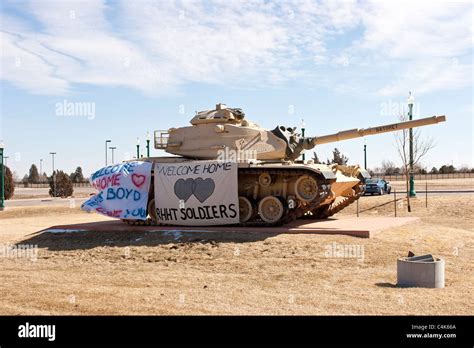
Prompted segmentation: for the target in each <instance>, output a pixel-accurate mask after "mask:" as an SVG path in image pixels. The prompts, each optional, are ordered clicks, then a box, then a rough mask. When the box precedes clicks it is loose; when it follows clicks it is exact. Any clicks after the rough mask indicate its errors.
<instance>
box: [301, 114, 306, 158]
mask: <svg viewBox="0 0 474 348" xmlns="http://www.w3.org/2000/svg"><path fill="white" fill-rule="evenodd" d="M305 126H306V123H304V118H302V119H301V137H302V138H303V139H304V131H305ZM302 158H303V161H304V160H305V154H304V150H303V156H302Z"/></svg>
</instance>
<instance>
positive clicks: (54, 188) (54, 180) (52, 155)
mask: <svg viewBox="0 0 474 348" xmlns="http://www.w3.org/2000/svg"><path fill="white" fill-rule="evenodd" d="M49 154H50V155H51V157H52V158H53V197H56V176H55V175H54V155H55V154H56V152H50V153H49Z"/></svg>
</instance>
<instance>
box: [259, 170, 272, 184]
mask: <svg viewBox="0 0 474 348" xmlns="http://www.w3.org/2000/svg"><path fill="white" fill-rule="evenodd" d="M258 183H259V184H260V185H262V186H270V185H271V184H272V176H271V175H270V174H269V173H266V172H265V173H262V174H260V175H259V176H258Z"/></svg>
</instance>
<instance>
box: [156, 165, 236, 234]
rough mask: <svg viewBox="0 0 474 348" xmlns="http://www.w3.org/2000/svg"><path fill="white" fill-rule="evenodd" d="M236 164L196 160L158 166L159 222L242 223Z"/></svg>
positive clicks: (194, 224) (188, 223) (196, 223)
mask: <svg viewBox="0 0 474 348" xmlns="http://www.w3.org/2000/svg"><path fill="white" fill-rule="evenodd" d="M238 202H239V198H238V190H237V163H235V162H223V161H193V162H185V163H156V164H155V206H156V213H157V216H158V220H160V221H161V222H164V223H170V224H175V225H184V226H187V225H188V226H189V225H191V226H208V225H225V224H235V223H238V222H239V203H238Z"/></svg>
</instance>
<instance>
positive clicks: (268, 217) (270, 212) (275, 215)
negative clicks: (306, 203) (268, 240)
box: [258, 196, 285, 224]
mask: <svg viewBox="0 0 474 348" xmlns="http://www.w3.org/2000/svg"><path fill="white" fill-rule="evenodd" d="M258 213H259V214H260V218H261V219H262V220H263V221H265V222H268V223H272V224H273V223H276V222H278V220H280V219H281V218H282V216H283V214H284V213H285V206H284V205H283V202H282V201H281V200H280V199H279V198H278V197H275V196H267V197H265V198H262V200H260V202H259V203H258Z"/></svg>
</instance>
